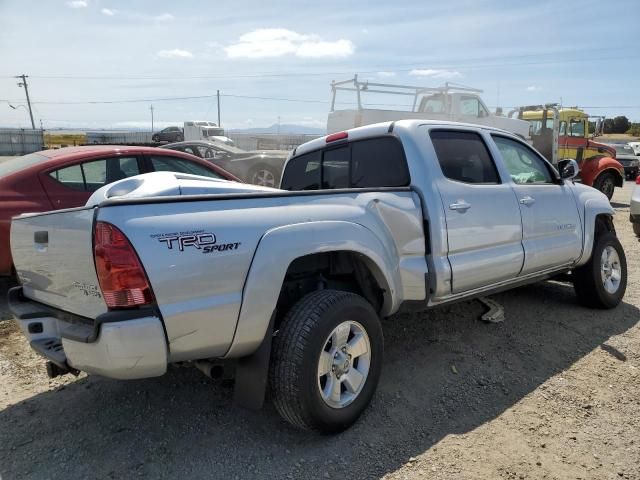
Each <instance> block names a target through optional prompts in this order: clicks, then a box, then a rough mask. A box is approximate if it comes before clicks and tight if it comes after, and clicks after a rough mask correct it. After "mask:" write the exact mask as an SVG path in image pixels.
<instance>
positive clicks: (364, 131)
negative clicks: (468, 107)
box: [291, 119, 515, 157]
mask: <svg viewBox="0 0 640 480" xmlns="http://www.w3.org/2000/svg"><path fill="white" fill-rule="evenodd" d="M421 125H429V126H442V127H464V128H472V129H475V130H487V131H492V132H500V133H504V134H507V135H510V136H514V137H515V135H514V134H513V133H512V132H509V131H507V130H502V129H499V128H494V127H488V126H486V125H477V124H473V123H462V122H448V121H441V120H420V119H415V120H413V119H412V120H397V121H392V122H382V123H374V124H371V125H365V126H362V127H357V128H352V129H350V130H346V131H345V132H338V133H332V134H329V135H325V136H323V137H320V138H316V139H313V140H310V141H308V142H306V143H303V144H302V145H300V146H299V147H297V148H296V149H294V150H293V153H292V154H291V156H292V157H293V156H298V155H302V154H303V153H307V152H311V151H313V150H318V149H320V148H323V147H325V146H326V145H327V143H331V141H333V140H334V139H335V140H338V138H336V137H337V136H340V135H342V137H341V138H347V136H344V134H345V133H347V134H348V139H349V141H351V140H360V139H363V138H368V137H375V136H380V135H385V134H388V133H391V132H393V130H394V128H395V127H396V126H397V127H403V128H407V129H411V128H416V127H419V126H421Z"/></svg>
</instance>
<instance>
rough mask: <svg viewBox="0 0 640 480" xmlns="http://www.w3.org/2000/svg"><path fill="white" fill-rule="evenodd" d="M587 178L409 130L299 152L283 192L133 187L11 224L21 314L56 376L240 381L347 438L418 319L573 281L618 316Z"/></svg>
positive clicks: (512, 141) (611, 240)
mask: <svg viewBox="0 0 640 480" xmlns="http://www.w3.org/2000/svg"><path fill="white" fill-rule="evenodd" d="M577 171H578V169H577V165H575V164H574V163H572V162H567V164H566V166H565V167H564V169H563V172H562V174H559V173H558V172H557V171H556V170H555V169H554V168H553V167H552V166H551V165H550V164H549V163H547V162H546V161H545V159H544V158H543V157H542V156H541V155H540V154H538V153H537V152H536V151H535V150H533V149H532V148H531V147H530V146H529V145H527V144H526V143H524V142H523V141H521V140H520V139H519V138H518V137H516V136H514V135H512V134H509V133H507V132H504V131H500V130H496V129H491V128H486V127H480V126H472V125H464V124H456V123H442V122H428V121H422V120H403V121H398V122H387V123H384V124H377V125H371V126H366V127H362V128H357V129H354V130H350V131H347V132H338V133H336V134H332V135H329V136H326V137H323V138H320V139H316V140H313V141H311V142H309V143H306V144H304V145H302V146H300V147H298V148H297V149H296V150H295V151H294V152H293V153H292V155H291V157H290V158H289V160H288V161H287V164H286V166H285V170H284V173H283V177H282V182H281V188H282V189H283V190H274V189H268V188H261V187H253V188H249V187H246V188H245V187H244V186H241V184H234V185H238V187H237V188H236V190H234V189H233V188H232V187H231V186H230V184H229V183H228V182H224V181H219V180H211V179H204V178H200V177H193V176H185V175H179V174H171V173H154V174H148V175H142V176H138V177H132V178H129V179H125V180H122V181H119V182H116V183H114V184H111V185H108V186H105V187H103V188H102V189H101V190H99V191H97V192H96V193H95V194H94V195H93V196H92V198H91V199H90V200H89V202H88V204H87V205H86V206H85V207H83V208H76V209H70V210H61V211H55V212H50V213H40V214H31V215H29V214H27V215H23V216H20V217H17V218H15V219H14V220H13V223H12V229H11V246H12V253H13V258H14V260H15V265H16V270H17V273H18V276H19V278H20V281H21V283H22V286H21V287H17V288H15V289H13V290H11V291H10V294H9V304H10V308H11V310H12V312H13V313H14V315H15V317H16V319H17V321H18V323H19V324H20V327H21V328H22V330H23V332H24V334H25V335H26V336H27V338H28V339H29V341H30V342H31V346H32V347H33V348H34V349H35V350H36V351H38V352H39V353H41V354H42V355H43V356H45V357H46V358H47V359H48V360H49V362H48V370H49V374H50V375H59V374H64V373H69V372H71V373H77V372H78V371H86V372H89V373H93V374H99V375H104V376H107V377H112V378H117V379H133V378H144V377H153V376H158V375H162V374H164V373H165V372H166V370H167V366H168V364H171V363H187V364H193V365H195V366H198V367H199V368H200V369H202V370H203V371H204V372H205V373H207V374H208V375H211V376H215V375H217V374H219V373H220V368H221V367H231V366H232V367H233V368H234V369H235V379H236V383H235V396H236V400H237V401H239V402H240V403H241V404H243V405H246V406H251V407H259V406H261V405H262V403H263V399H264V395H265V390H266V388H267V386H269V388H270V391H271V397H272V398H273V402H274V403H275V406H276V408H277V410H278V411H279V413H280V414H281V415H282V416H283V417H284V418H285V419H286V420H288V421H289V422H290V423H292V424H293V425H296V426H298V427H301V428H304V429H310V430H316V431H320V432H336V431H340V430H343V429H345V428H347V427H348V426H349V425H350V424H352V423H353V422H354V421H355V420H356V419H357V418H358V416H359V415H360V414H361V413H362V411H363V410H364V409H365V408H366V406H367V405H368V404H369V402H370V400H371V398H372V396H373V394H374V391H375V389H376V386H377V383H378V379H379V376H380V371H381V367H382V353H383V334H382V328H381V323H380V318H381V317H388V316H390V315H392V314H394V313H395V312H397V311H398V310H399V309H400V308H413V309H415V308H419V309H428V308H431V307H436V306H438V305H442V304H446V303H450V302H457V301H461V300H467V299H470V298H473V297H477V296H484V295H488V294H490V293H492V292H497V291H501V290H505V289H509V288H513V287H517V286H520V285H523V284H527V283H530V282H536V281H541V280H545V279H549V278H552V277H554V276H558V275H561V274H566V273H568V272H570V273H571V274H570V278H571V279H572V281H573V283H574V286H575V291H576V294H577V298H578V301H579V302H580V303H582V304H584V305H586V306H589V307H595V308H613V307H615V306H616V305H618V303H619V302H620V301H621V299H622V297H623V295H624V292H625V288H626V279H627V270H626V260H625V254H624V251H623V249H622V247H621V245H620V243H619V241H618V239H617V238H616V234H615V230H614V226H613V222H612V216H613V214H614V210H613V209H612V208H611V205H610V204H609V202H608V200H607V198H606V197H605V196H604V195H603V194H602V193H600V192H598V191H597V190H595V189H593V188H591V187H586V186H583V185H579V184H574V183H573V182H572V181H571V178H572V177H573V176H574V175H575V174H576V173H577ZM221 192H223V193H221ZM390 325H391V324H390Z"/></svg>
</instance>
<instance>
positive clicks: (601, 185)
mask: <svg viewBox="0 0 640 480" xmlns="http://www.w3.org/2000/svg"><path fill="white" fill-rule="evenodd" d="M593 188H595V189H596V190H599V191H601V192H602V193H604V194H605V195H606V196H607V198H608V199H609V200H611V197H613V191H614V190H615V188H616V179H615V177H614V176H613V173H610V172H604V173H601V174H600V175H599V176H598V178H596V181H595V182H593Z"/></svg>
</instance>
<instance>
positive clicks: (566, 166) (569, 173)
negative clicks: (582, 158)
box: [558, 158, 580, 180]
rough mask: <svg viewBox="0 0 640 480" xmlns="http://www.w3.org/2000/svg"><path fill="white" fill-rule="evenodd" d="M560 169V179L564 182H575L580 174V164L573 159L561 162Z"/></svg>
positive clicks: (559, 163)
mask: <svg viewBox="0 0 640 480" xmlns="http://www.w3.org/2000/svg"><path fill="white" fill-rule="evenodd" d="M558 167H559V168H560V178H562V179H563V180H573V179H574V178H576V177H577V176H578V174H579V173H580V167H579V166H578V162H576V161H575V160H574V159H572V158H569V159H564V160H560V161H559V162H558Z"/></svg>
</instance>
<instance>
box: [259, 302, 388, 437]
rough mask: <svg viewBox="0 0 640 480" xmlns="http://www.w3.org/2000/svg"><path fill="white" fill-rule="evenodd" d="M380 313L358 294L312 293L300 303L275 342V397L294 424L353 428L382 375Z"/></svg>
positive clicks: (319, 428)
mask: <svg viewBox="0 0 640 480" xmlns="http://www.w3.org/2000/svg"><path fill="white" fill-rule="evenodd" d="M382 351H383V336H382V327H381V325H380V321H379V319H378V315H377V314H376V312H375V311H374V310H373V308H372V307H371V305H370V304H369V303H368V302H367V301H366V300H365V299H364V298H362V297H360V296H359V295H356V294H354V293H350V292H343V291H337V290H320V291H317V292H313V293H310V294H309V295H307V296H305V297H303V298H302V299H301V300H300V301H298V303H296V304H295V305H294V306H293V307H292V308H291V310H290V311H289V313H288V314H287V315H286V317H285V318H284V319H283V321H282V324H281V325H280V327H279V329H278V334H277V335H276V337H275V339H274V343H273V354H272V365H271V370H270V384H271V390H272V394H273V402H274V405H275V407H276V409H277V410H278V412H279V413H280V415H281V416H282V417H283V418H284V419H285V420H287V421H288V422H289V423H291V424H292V425H294V426H296V427H298V428H301V429H304V430H314V431H318V432H321V433H335V432H340V431H342V430H344V429H346V428H348V427H349V426H350V425H351V424H353V423H354V422H355V421H356V420H357V419H358V417H359V416H360V415H361V414H362V412H363V411H364V410H365V408H366V407H367V406H368V405H369V402H370V401H371V398H372V397H373V394H374V392H375V389H376V386H377V384H378V379H379V378H380V371H381V368H382Z"/></svg>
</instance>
